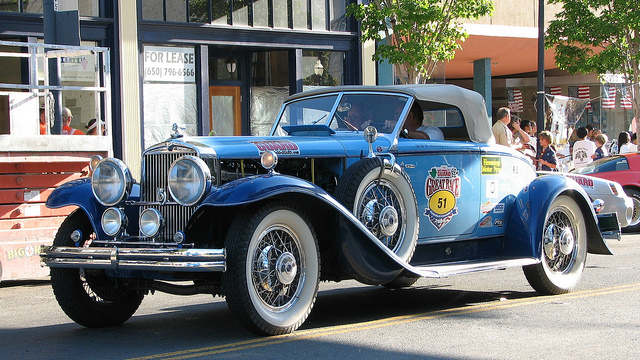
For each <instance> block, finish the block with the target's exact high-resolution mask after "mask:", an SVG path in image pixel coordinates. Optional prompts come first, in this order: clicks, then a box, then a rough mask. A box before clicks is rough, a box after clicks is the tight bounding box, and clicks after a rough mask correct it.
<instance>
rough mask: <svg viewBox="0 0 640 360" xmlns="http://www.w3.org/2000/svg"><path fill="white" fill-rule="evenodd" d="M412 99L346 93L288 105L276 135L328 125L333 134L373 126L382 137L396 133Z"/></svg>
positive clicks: (385, 95)
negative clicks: (291, 128) (287, 128)
mask: <svg viewBox="0 0 640 360" xmlns="http://www.w3.org/2000/svg"><path fill="white" fill-rule="evenodd" d="M409 99H410V97H408V96H406V95H397V94H372V93H343V94H328V95H324V96H317V97H312V98H305V99H301V100H298V101H295V102H291V103H288V104H286V106H285V108H284V109H283V111H282V113H281V115H280V118H279V119H278V122H277V126H276V127H275V129H274V132H273V135H275V136H283V135H286V134H287V133H286V132H285V131H284V130H283V127H285V126H289V125H325V126H328V127H329V128H331V129H332V130H334V131H349V132H352V131H362V130H364V129H365V128H366V127H367V126H370V125H373V126H375V127H376V128H377V129H378V132H379V133H386V134H390V133H393V131H394V129H395V127H396V124H397V122H398V119H400V118H401V116H403V115H404V114H405V112H406V111H408V107H407V106H406V105H407V104H408V103H409Z"/></svg>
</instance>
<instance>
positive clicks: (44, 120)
mask: <svg viewBox="0 0 640 360" xmlns="http://www.w3.org/2000/svg"><path fill="white" fill-rule="evenodd" d="M40 135H47V118H46V117H45V116H44V108H40Z"/></svg>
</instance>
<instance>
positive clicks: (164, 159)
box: [140, 148, 198, 242]
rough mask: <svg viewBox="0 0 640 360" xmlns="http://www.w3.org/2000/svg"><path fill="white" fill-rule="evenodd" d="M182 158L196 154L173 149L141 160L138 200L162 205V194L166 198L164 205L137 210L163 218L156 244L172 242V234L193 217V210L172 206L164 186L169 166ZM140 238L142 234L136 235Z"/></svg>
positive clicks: (171, 200) (170, 198)
mask: <svg viewBox="0 0 640 360" xmlns="http://www.w3.org/2000/svg"><path fill="white" fill-rule="evenodd" d="M184 155H193V156H197V155H198V154H197V153H196V151H194V150H192V149H188V148H179V149H174V150H173V151H168V150H167V149H166V148H162V149H160V150H157V151H151V152H148V153H146V154H145V155H144V158H143V159H142V181H141V184H140V185H141V201H143V202H151V203H154V202H162V196H163V195H162V194H164V196H165V197H166V202H165V204H164V205H151V206H143V207H141V208H140V211H141V212H142V210H144V209H146V208H154V209H156V210H158V211H160V213H161V214H162V215H163V216H164V220H165V223H164V224H165V225H164V227H163V229H162V230H161V232H160V235H159V237H158V238H157V239H156V241H160V242H173V235H174V234H175V233H176V232H177V231H182V230H183V229H184V227H185V225H186V224H187V221H188V220H189V218H190V217H191V215H193V212H194V211H195V209H196V207H195V206H192V207H186V206H181V205H178V204H176V203H175V202H174V201H173V198H172V197H171V194H169V189H168V186H167V176H168V175H169V169H170V168H171V164H173V162H174V161H175V160H177V159H178V158H180V157H182V156H184ZM140 235H141V236H142V234H140Z"/></svg>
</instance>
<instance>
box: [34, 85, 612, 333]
mask: <svg viewBox="0 0 640 360" xmlns="http://www.w3.org/2000/svg"><path fill="white" fill-rule="evenodd" d="M421 124H422V127H420V128H419V127H418V126H419V125H421ZM423 130H427V131H426V132H425V131H423ZM420 132H422V134H420ZM425 134H428V135H429V139H424V138H425V137H426V136H423V135H425ZM418 137H420V138H418ZM439 138H442V139H441V140H438V139H439ZM94 160H96V161H95V163H94V164H93V165H92V169H93V173H92V176H91V179H82V180H76V181H72V182H70V183H67V184H65V185H63V186H61V187H59V188H58V189H56V190H55V191H54V192H53V194H51V196H50V197H49V198H48V201H47V206H49V207H51V208H58V207H62V206H69V205H74V206H77V207H78V209H77V210H76V211H74V212H73V213H72V214H71V215H69V217H68V218H67V219H66V220H65V221H64V223H63V224H62V226H61V228H60V229H59V231H58V232H57V235H56V238H55V241H54V243H53V246H51V247H49V248H46V249H44V250H43V251H42V254H41V256H42V260H43V262H44V263H45V264H46V265H48V266H49V267H51V282H52V286H53V290H54V292H55V296H56V298H57V300H58V302H59V304H60V306H61V307H62V309H63V310H64V311H65V313H66V314H67V315H68V316H69V317H70V318H71V319H73V320H74V321H76V322H77V323H79V324H81V325H84V326H87V327H103V326H110V325H116V324H120V323H122V322H124V321H126V320H127V319H129V318H130V317H131V316H132V315H133V314H134V312H135V311H136V310H137V308H138V306H139V305H140V303H141V302H142V299H143V297H144V296H145V295H146V294H149V293H152V292H153V291H163V292H168V293H172V294H178V295H190V294H197V293H208V294H213V295H222V296H225V297H226V300H227V303H228V305H229V307H230V309H231V310H232V312H233V313H234V314H235V316H236V317H237V318H238V320H239V321H240V322H241V323H242V324H243V325H244V326H246V327H247V328H248V329H249V330H251V331H253V332H256V333H258V334H266V335H274V334H283V333H289V332H292V331H294V330H295V329H297V328H298V327H299V326H300V325H301V324H302V323H303V322H304V321H305V319H306V318H307V316H308V315H309V313H310V311H311V309H312V307H313V305H314V303H315V300H316V295H317V292H318V284H319V282H320V281H322V280H330V281H340V280H344V279H356V280H357V281H359V282H362V283H364V284H371V285H383V286H387V287H390V288H396V287H405V286H411V285H412V284H413V283H414V282H415V281H416V280H417V279H418V278H420V277H428V278H440V277H445V276H449V275H454V274H462V273H469V272H475V271H480V270H490V269H503V268H507V267H513V266H521V267H523V269H524V274H525V276H526V278H527V279H528V281H529V283H530V284H531V286H532V287H533V288H534V289H535V290H536V291H538V292H540V293H543V294H560V293H565V292H568V291H570V290H572V289H573V288H574V287H575V286H576V284H577V283H578V281H579V279H580V277H581V275H582V272H583V269H584V267H585V261H586V257H587V252H590V253H595V254H611V252H610V251H609V249H608V247H607V245H606V243H605V240H604V238H603V236H602V234H601V232H600V230H599V223H598V220H597V218H596V215H595V213H594V210H593V207H592V204H591V203H590V201H589V198H588V196H587V195H586V194H585V192H584V190H583V189H582V188H581V187H580V186H579V185H578V184H577V183H576V182H575V181H573V180H571V179H569V178H567V177H561V176H556V175H547V176H541V177H538V176H537V175H536V172H535V170H534V168H533V167H532V165H531V164H530V163H529V161H528V160H527V159H526V158H525V157H524V156H522V155H521V154H520V153H518V152H517V151H513V150H512V149H510V148H508V147H504V146H500V145H495V144H494V140H493V136H492V132H491V121H490V119H489V117H488V116H487V112H486V110H485V104H484V101H483V98H482V97H481V96H480V95H479V94H478V93H476V92H473V91H470V90H466V89H463V88H459V87H456V86H452V85H407V86H388V87H363V86H345V87H333V88H328V89H322V90H316V91H311V92H306V93H301V94H298V95H294V96H292V97H290V98H289V99H287V101H286V102H285V103H284V105H283V106H282V109H281V110H280V113H279V115H278V117H277V119H276V121H275V124H274V126H273V129H272V131H271V135H270V136H267V137H182V136H181V135H180V134H178V133H177V131H176V132H175V133H174V134H173V135H172V137H171V138H170V139H168V140H167V141H165V142H162V143H159V144H157V145H154V146H152V147H150V148H148V149H146V150H145V151H144V154H143V156H142V175H141V179H140V181H139V182H137V181H135V180H134V179H133V178H132V174H131V173H130V171H129V169H128V168H127V166H126V165H125V164H124V163H123V162H122V161H120V160H118V159H113V158H107V159H94ZM98 160H99V162H98ZM603 223H604V222H600V224H603ZM607 223H609V224H611V223H613V224H615V225H614V228H615V229H614V230H617V231H618V234H619V226H618V224H617V220H616V221H615V222H611V221H609V222H607ZM609 230H611V229H609Z"/></svg>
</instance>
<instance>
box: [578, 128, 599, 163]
mask: <svg viewBox="0 0 640 360" xmlns="http://www.w3.org/2000/svg"><path fill="white" fill-rule="evenodd" d="M587 133H588V131H587V128H585V127H579V128H578V130H577V135H578V141H576V142H575V143H574V144H573V154H572V156H573V167H574V168H575V169H579V168H582V167H585V166H587V164H588V163H590V162H591V161H593V159H592V158H591V155H593V153H594V152H595V151H596V144H595V143H594V142H593V141H591V140H587V139H585V138H586V137H587Z"/></svg>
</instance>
